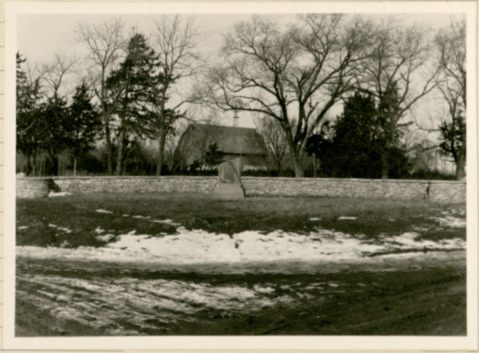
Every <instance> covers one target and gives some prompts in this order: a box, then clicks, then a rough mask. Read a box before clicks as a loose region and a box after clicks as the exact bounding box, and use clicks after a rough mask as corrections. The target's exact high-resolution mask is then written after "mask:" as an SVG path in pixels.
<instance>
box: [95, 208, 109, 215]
mask: <svg viewBox="0 0 479 353" xmlns="http://www.w3.org/2000/svg"><path fill="white" fill-rule="evenodd" d="M95 212H96V213H107V214H112V213H113V212H111V211H107V210H102V209H99V210H95Z"/></svg>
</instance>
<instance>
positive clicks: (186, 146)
mask: <svg viewBox="0 0 479 353" xmlns="http://www.w3.org/2000/svg"><path fill="white" fill-rule="evenodd" d="M214 144H215V145H216V147H217V150H218V152H221V153H222V155H223V160H224V161H227V160H230V159H233V158H237V157H241V162H242V165H243V170H266V169H267V164H266V157H267V150H266V146H265V143H264V141H263V138H262V136H261V135H260V134H259V133H258V132H257V131H256V129H251V128H244V127H235V126H221V125H210V124H199V123H193V124H190V125H189V126H188V128H187V129H186V130H185V132H184V133H183V135H182V136H181V138H180V141H179V142H178V146H177V149H176V152H175V155H176V156H177V159H181V162H180V163H181V164H182V167H183V168H188V167H191V166H192V165H194V164H199V165H203V164H204V163H203V162H204V157H205V154H206V153H207V152H208V151H209V149H210V146H211V145H214Z"/></svg>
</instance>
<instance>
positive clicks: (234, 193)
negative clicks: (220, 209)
mask: <svg viewBox="0 0 479 353" xmlns="http://www.w3.org/2000/svg"><path fill="white" fill-rule="evenodd" d="M213 197H214V198H215V199H218V200H242V199H244V198H245V192H244V189H243V185H241V183H218V184H216V187H215V189H214V191H213Z"/></svg>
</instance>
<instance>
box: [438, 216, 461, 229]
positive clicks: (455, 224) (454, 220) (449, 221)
mask: <svg viewBox="0 0 479 353" xmlns="http://www.w3.org/2000/svg"><path fill="white" fill-rule="evenodd" d="M430 219H433V220H435V221H436V222H438V223H439V224H440V225H441V226H443V227H449V228H466V219H465V218H458V217H453V216H445V217H431V218H430Z"/></svg>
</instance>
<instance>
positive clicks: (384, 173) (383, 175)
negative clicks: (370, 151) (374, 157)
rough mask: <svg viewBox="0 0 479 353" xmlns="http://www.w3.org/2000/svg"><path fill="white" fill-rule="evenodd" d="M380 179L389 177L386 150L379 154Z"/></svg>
mask: <svg viewBox="0 0 479 353" xmlns="http://www.w3.org/2000/svg"><path fill="white" fill-rule="evenodd" d="M381 179H389V161H388V155H387V152H383V153H382V154H381Z"/></svg>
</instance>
